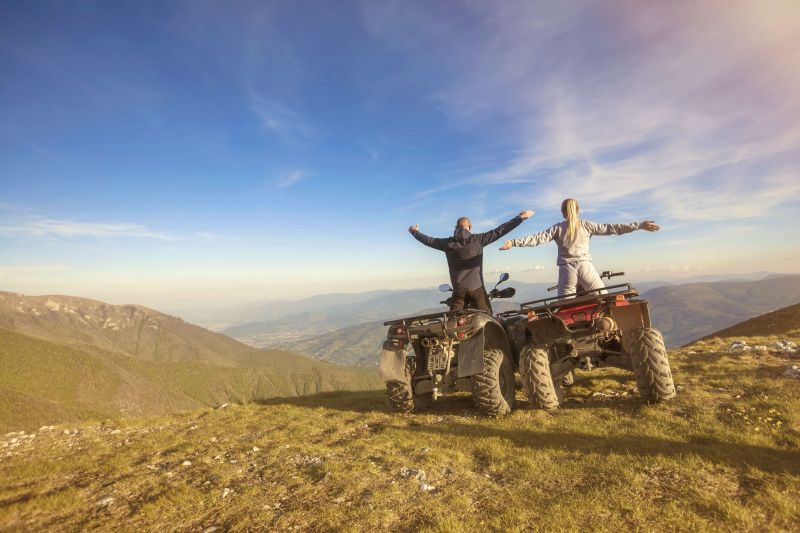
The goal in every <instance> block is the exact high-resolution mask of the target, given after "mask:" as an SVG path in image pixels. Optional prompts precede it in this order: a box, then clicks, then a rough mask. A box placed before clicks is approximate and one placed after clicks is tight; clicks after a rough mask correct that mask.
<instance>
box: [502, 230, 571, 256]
mask: <svg viewBox="0 0 800 533" xmlns="http://www.w3.org/2000/svg"><path fill="white" fill-rule="evenodd" d="M559 231H561V226H559V225H558V224H556V225H554V226H551V227H549V228H547V229H546V230H544V231H540V232H539V233H535V234H533V235H528V236H527V237H521V238H519V239H511V240H510V241H506V242H504V243H503V246H501V247H500V249H501V250H508V249H509V248H511V247H512V246H538V245H540V244H544V243H546V242H550V241H552V240H553V239H555V238H556V236H557V235H558V233H559Z"/></svg>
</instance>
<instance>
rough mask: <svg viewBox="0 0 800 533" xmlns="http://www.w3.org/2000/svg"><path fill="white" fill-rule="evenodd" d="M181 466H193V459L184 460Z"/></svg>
mask: <svg viewBox="0 0 800 533" xmlns="http://www.w3.org/2000/svg"><path fill="white" fill-rule="evenodd" d="M181 466H192V462H191V461H184V462H182V463H181Z"/></svg>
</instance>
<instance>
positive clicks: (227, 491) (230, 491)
mask: <svg viewBox="0 0 800 533" xmlns="http://www.w3.org/2000/svg"><path fill="white" fill-rule="evenodd" d="M231 494H233V489H229V488H228V487H225V488H224V489H222V497H223V498H227V497H228V496H230V495H231Z"/></svg>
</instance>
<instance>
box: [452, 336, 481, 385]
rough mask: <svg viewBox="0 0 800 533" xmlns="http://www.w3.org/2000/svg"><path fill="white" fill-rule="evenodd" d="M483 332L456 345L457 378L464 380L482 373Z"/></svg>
mask: <svg viewBox="0 0 800 533" xmlns="http://www.w3.org/2000/svg"><path fill="white" fill-rule="evenodd" d="M483 345H484V336H483V330H481V331H479V332H478V333H477V334H475V335H473V336H472V337H470V338H469V340H467V341H465V342H462V343H461V344H459V345H458V377H460V378H465V377H468V376H474V375H475V374H480V373H482V372H483Z"/></svg>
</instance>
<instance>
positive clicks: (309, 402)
mask: <svg viewBox="0 0 800 533" xmlns="http://www.w3.org/2000/svg"><path fill="white" fill-rule="evenodd" d="M256 403H258V404H259V405H293V406H295V407H307V408H311V409H315V408H326V409H333V410H336V411H343V412H352V413H371V412H377V413H396V411H394V410H393V409H392V408H391V406H390V405H389V401H388V399H387V398H386V391H385V390H383V389H380V390H371V391H358V392H352V391H337V392H322V393H319V394H312V395H309V396H292V397H286V398H269V399H266V400H259V401H257V402H256ZM465 411H471V412H472V414H477V410H476V409H475V408H474V404H473V403H472V397H471V396H470V395H469V394H466V393H455V394H452V395H449V396H447V397H446V398H443V399H440V400H437V401H435V402H434V403H432V404H431V405H430V406H429V407H427V408H426V409H424V410H423V411H422V412H421V414H433V415H463V414H465Z"/></svg>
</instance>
